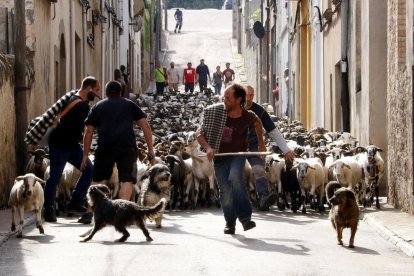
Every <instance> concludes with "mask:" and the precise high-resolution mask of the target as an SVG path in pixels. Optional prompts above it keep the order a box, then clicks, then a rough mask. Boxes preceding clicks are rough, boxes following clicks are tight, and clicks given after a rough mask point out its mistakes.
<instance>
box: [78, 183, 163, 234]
mask: <svg viewBox="0 0 414 276" xmlns="http://www.w3.org/2000/svg"><path fill="white" fill-rule="evenodd" d="M102 188H103V187H100V185H92V186H91V187H89V190H88V202H89V204H90V205H91V206H92V209H93V218H94V222H95V225H94V226H93V229H92V232H91V233H90V234H89V236H88V237H86V238H85V239H84V240H82V242H87V241H89V240H90V239H92V237H93V236H94V235H95V233H96V232H98V231H99V230H101V229H102V228H104V227H105V226H106V225H113V226H114V227H115V229H116V230H117V231H118V232H121V233H122V234H123V235H122V237H121V238H119V239H117V240H115V242H124V241H126V239H128V237H129V232H128V231H127V230H126V227H127V226H129V225H133V224H135V225H137V226H138V227H139V228H141V230H142V232H143V233H144V235H145V237H146V238H147V241H152V238H151V237H150V235H149V232H148V229H147V227H146V226H145V220H146V219H150V220H151V219H154V218H155V217H158V216H159V215H160V213H161V212H162V211H164V208H165V204H166V202H165V200H164V199H161V200H159V201H158V202H156V204H154V206H152V207H142V206H138V205H137V204H136V203H134V202H131V201H127V200H123V199H116V200H111V199H109V198H108V197H107V195H106V194H105V192H104V191H103V189H102Z"/></svg>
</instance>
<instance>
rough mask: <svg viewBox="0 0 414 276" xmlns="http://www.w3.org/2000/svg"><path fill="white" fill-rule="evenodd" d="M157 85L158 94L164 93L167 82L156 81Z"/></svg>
mask: <svg viewBox="0 0 414 276" xmlns="http://www.w3.org/2000/svg"><path fill="white" fill-rule="evenodd" d="M155 86H156V87H157V94H158V95H162V93H163V92H164V87H165V82H156V83H155Z"/></svg>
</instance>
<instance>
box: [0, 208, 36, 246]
mask: <svg viewBox="0 0 414 276" xmlns="http://www.w3.org/2000/svg"><path fill="white" fill-rule="evenodd" d="M35 222H36V216H35V215H31V216H29V217H27V218H25V219H24V224H23V230H24V229H25V228H26V227H27V226H30V225H32V224H34V223H35ZM16 233H17V231H8V232H0V245H1V244H3V243H4V242H6V241H7V240H8V239H10V238H11V237H13V236H15V235H16ZM23 236H24V233H23Z"/></svg>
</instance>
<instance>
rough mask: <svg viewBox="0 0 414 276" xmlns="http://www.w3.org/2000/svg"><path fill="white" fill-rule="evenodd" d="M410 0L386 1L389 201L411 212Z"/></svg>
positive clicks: (413, 155) (413, 190)
mask: <svg viewBox="0 0 414 276" xmlns="http://www.w3.org/2000/svg"><path fill="white" fill-rule="evenodd" d="M413 9H414V7H413V2H412V1H409V0H388V14H387V15H388V16H387V17H388V18H387V36H388V37H387V38H388V40H387V49H388V53H387V60H388V62H387V75H388V84H387V91H388V93H387V115H388V118H387V124H388V129H389V131H388V187H389V191H388V201H389V202H390V203H391V204H393V205H394V206H395V207H396V208H399V209H402V210H404V211H406V212H410V213H411V214H414V185H413V179H414V177H413V172H414V164H413V162H414V151H413V135H414V129H413V123H414V122H413V115H414V113H413V104H414V102H413V95H414V88H413V65H414V62H413V59H414V57H413V16H414V14H413Z"/></svg>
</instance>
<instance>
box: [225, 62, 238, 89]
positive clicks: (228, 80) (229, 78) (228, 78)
mask: <svg viewBox="0 0 414 276" xmlns="http://www.w3.org/2000/svg"><path fill="white" fill-rule="evenodd" d="M235 75H236V74H235V73H234V70H233V69H231V68H230V62H227V63H226V69H225V70H224V71H223V76H224V87H227V86H229V85H230V84H232V83H233V81H234V78H235Z"/></svg>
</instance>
